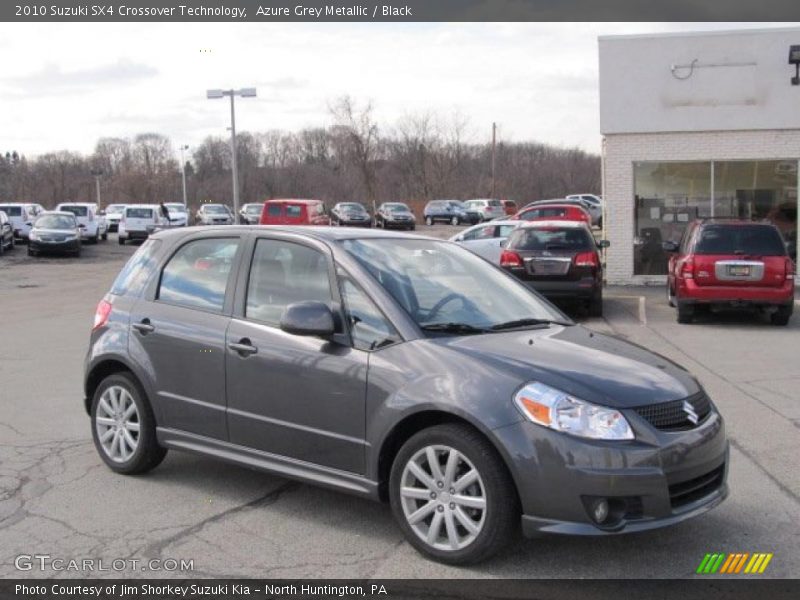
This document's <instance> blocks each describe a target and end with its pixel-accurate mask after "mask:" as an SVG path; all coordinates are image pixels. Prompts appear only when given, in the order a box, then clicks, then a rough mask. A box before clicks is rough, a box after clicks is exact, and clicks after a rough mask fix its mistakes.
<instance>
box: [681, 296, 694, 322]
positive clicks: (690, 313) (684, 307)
mask: <svg viewBox="0 0 800 600" xmlns="http://www.w3.org/2000/svg"><path fill="white" fill-rule="evenodd" d="M692 320H694V306H692V305H691V304H687V303H686V302H680V301H679V302H678V323H691V322H692Z"/></svg>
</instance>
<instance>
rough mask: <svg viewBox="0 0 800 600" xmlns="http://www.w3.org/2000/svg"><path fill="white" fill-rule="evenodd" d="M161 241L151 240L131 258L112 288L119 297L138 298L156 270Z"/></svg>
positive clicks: (112, 291) (113, 292) (140, 247)
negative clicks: (156, 258) (156, 259)
mask: <svg viewBox="0 0 800 600" xmlns="http://www.w3.org/2000/svg"><path fill="white" fill-rule="evenodd" d="M160 247H161V240H154V239H149V240H146V241H145V242H144V244H142V245H141V246H139V249H138V250H137V251H136V252H135V253H134V255H133V256H131V257H130V259H129V260H128V262H127V263H126V264H125V266H124V267H122V271H120V272H119V275H117V278H116V279H115V280H114V283H113V284H112V286H111V293H112V294H115V295H117V296H126V295H128V296H138V295H139V294H141V293H142V290H143V289H144V286H145V285H146V284H147V282H148V281H149V280H150V276H151V275H152V274H153V271H154V270H155V257H156V254H158V249H159V248H160Z"/></svg>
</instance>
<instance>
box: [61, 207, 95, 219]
mask: <svg viewBox="0 0 800 600" xmlns="http://www.w3.org/2000/svg"><path fill="white" fill-rule="evenodd" d="M61 210H63V211H66V212H71V213H72V214H73V215H75V216H76V217H85V216H87V215H88V214H89V209H88V208H87V207H86V206H62V207H61Z"/></svg>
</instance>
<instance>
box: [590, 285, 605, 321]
mask: <svg viewBox="0 0 800 600" xmlns="http://www.w3.org/2000/svg"><path fill="white" fill-rule="evenodd" d="M587 309H588V311H587V312H588V313H589V316H590V317H602V316H603V291H602V290H600V291H598V292H596V293H594V294H593V295H592V298H591V299H590V300H589V305H588V306H587Z"/></svg>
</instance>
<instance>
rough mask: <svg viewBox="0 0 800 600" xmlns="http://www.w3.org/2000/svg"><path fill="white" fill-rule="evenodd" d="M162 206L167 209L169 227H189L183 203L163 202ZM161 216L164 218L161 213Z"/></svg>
mask: <svg viewBox="0 0 800 600" xmlns="http://www.w3.org/2000/svg"><path fill="white" fill-rule="evenodd" d="M163 206H164V207H165V208H166V209H167V218H168V219H169V226H170V227H186V226H187V225H189V209H187V208H186V206H184V204H183V202H165V203H164V204H163ZM106 214H108V213H106ZM162 216H164V215H163V211H162Z"/></svg>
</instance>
